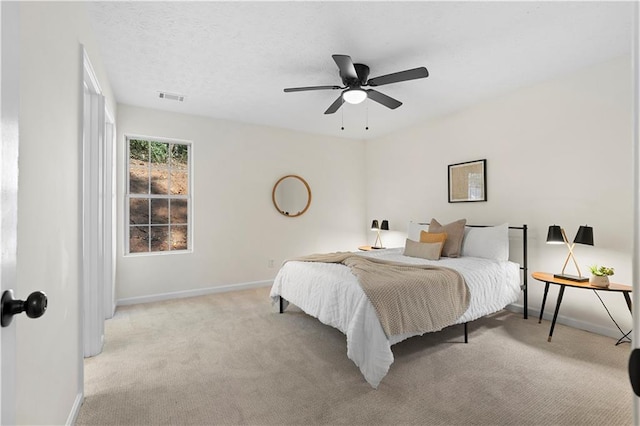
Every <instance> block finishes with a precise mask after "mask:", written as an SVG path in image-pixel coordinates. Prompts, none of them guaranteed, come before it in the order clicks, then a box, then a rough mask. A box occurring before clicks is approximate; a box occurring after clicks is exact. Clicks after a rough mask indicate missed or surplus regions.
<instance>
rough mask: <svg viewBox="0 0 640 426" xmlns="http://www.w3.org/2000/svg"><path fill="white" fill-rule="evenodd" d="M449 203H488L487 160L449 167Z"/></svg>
mask: <svg viewBox="0 0 640 426" xmlns="http://www.w3.org/2000/svg"><path fill="white" fill-rule="evenodd" d="M448 180H449V202H450V203H467V202H473V201H487V160H486V159H483V160H476V161H467V162H466V163H457V164H450V165H449V177H448Z"/></svg>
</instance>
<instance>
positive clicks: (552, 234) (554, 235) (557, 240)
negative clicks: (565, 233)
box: [547, 225, 564, 244]
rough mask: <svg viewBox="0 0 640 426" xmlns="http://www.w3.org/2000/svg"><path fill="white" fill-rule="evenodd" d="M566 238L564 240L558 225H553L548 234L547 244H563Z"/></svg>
mask: <svg viewBox="0 0 640 426" xmlns="http://www.w3.org/2000/svg"><path fill="white" fill-rule="evenodd" d="M562 243H564V238H562V229H560V227H559V226H558V225H551V226H550V227H549V232H548V233H547V244H562Z"/></svg>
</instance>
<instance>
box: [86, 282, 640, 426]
mask: <svg viewBox="0 0 640 426" xmlns="http://www.w3.org/2000/svg"><path fill="white" fill-rule="evenodd" d="M268 293H269V289H268V288H260V289H254V290H245V291H238V292H230V293H222V294H212V295H207V296H202V297H196V298H190V299H180V300H173V301H165V302H158V303H149V304H144V305H135V306H125V307H120V308H118V310H117V312H116V315H115V316H114V318H113V319H111V320H109V321H107V322H106V330H105V346H104V351H103V353H102V354H100V355H98V356H96V357H93V358H90V359H87V360H86V361H85V381H86V385H85V401H84V404H83V406H82V407H81V409H80V413H79V416H78V419H77V424H78V425H90V424H99V425H107V424H119V425H128V424H132V425H133V424H136V425H143V424H175V425H181V424H198V425H219V424H220V425H221V424H234V425H241V424H247V425H273V424H282V425H284V424H301V425H302V424H304V425H310V424H347V425H357V424H362V425H365V424H366V425H372V424H388V425H401V424H420V425H452V424H476V425H527V424H530V425H534V424H539V425H589V424H591V425H616V424H619V425H623V424H626V425H628V424H631V423H632V415H631V413H632V408H631V404H632V391H631V386H630V384H629V381H628V378H627V374H626V365H627V360H628V354H629V344H623V345H620V346H615V345H614V343H615V340H613V339H611V338H608V337H603V336H599V335H596V334H592V333H589V332H585V331H581V330H576V329H573V328H569V327H565V326H563V325H557V326H556V329H555V331H554V338H553V341H552V342H551V343H549V342H547V335H548V332H549V322H547V321H543V322H542V324H538V321H537V319H534V318H531V317H530V318H529V319H528V320H523V319H522V317H521V316H520V315H517V314H514V313H512V312H508V311H501V312H499V313H496V314H494V315H491V316H488V317H485V318H482V319H480V320H477V321H475V322H472V323H470V324H469V333H470V335H469V343H468V344H464V343H461V342H462V341H463V328H462V326H454V327H450V328H447V329H445V330H443V331H441V332H438V333H431V334H427V335H425V336H421V337H414V338H411V339H408V340H406V341H404V342H401V343H399V344H397V345H395V346H393V353H394V356H395V362H394V363H393V365H392V366H391V369H390V370H389V373H388V374H387V376H386V377H385V378H384V379H383V380H382V383H381V384H380V387H379V388H378V389H377V390H375V389H372V388H371V387H370V386H369V385H368V384H367V383H366V382H365V381H364V379H363V377H362V375H361V374H360V371H359V370H358V368H357V367H356V366H355V365H354V364H353V362H351V361H350V360H349V359H348V358H347V355H346V338H345V336H344V335H343V334H342V333H340V332H339V331H338V330H336V329H333V328H331V327H329V326H326V325H324V324H322V323H320V322H319V321H318V320H317V319H315V318H312V317H310V316H307V315H306V314H304V313H303V312H302V311H300V310H299V309H298V308H297V307H295V306H292V305H291V306H289V308H288V309H287V311H286V312H285V313H284V314H278V313H277V311H276V309H275V308H274V307H272V306H271V304H270V300H269V298H268Z"/></svg>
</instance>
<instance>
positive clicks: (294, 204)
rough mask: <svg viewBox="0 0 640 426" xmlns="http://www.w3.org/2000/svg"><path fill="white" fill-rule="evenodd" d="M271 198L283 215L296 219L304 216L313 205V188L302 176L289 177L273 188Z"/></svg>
mask: <svg viewBox="0 0 640 426" xmlns="http://www.w3.org/2000/svg"><path fill="white" fill-rule="evenodd" d="M271 197H272V198H273V205H274V206H275V207H276V210H278V211H279V212H280V214H281V215H284V216H287V217H296V216H300V215H302V214H304V212H306V211H307V209H308V208H309V206H310V205H311V188H309V184H308V183H307V181H305V180H304V179H302V178H301V177H300V176H296V175H287V176H284V177H281V178H280V180H278V181H277V182H276V184H275V185H274V186H273V193H272V194H271Z"/></svg>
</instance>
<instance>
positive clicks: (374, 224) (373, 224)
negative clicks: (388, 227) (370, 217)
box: [371, 220, 380, 231]
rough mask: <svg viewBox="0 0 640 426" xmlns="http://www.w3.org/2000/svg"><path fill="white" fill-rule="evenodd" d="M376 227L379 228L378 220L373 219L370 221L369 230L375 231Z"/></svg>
mask: <svg viewBox="0 0 640 426" xmlns="http://www.w3.org/2000/svg"><path fill="white" fill-rule="evenodd" d="M378 229H380V226H379V225H378V221H377V220H374V221H373V222H371V230H372V231H377V230H378Z"/></svg>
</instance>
